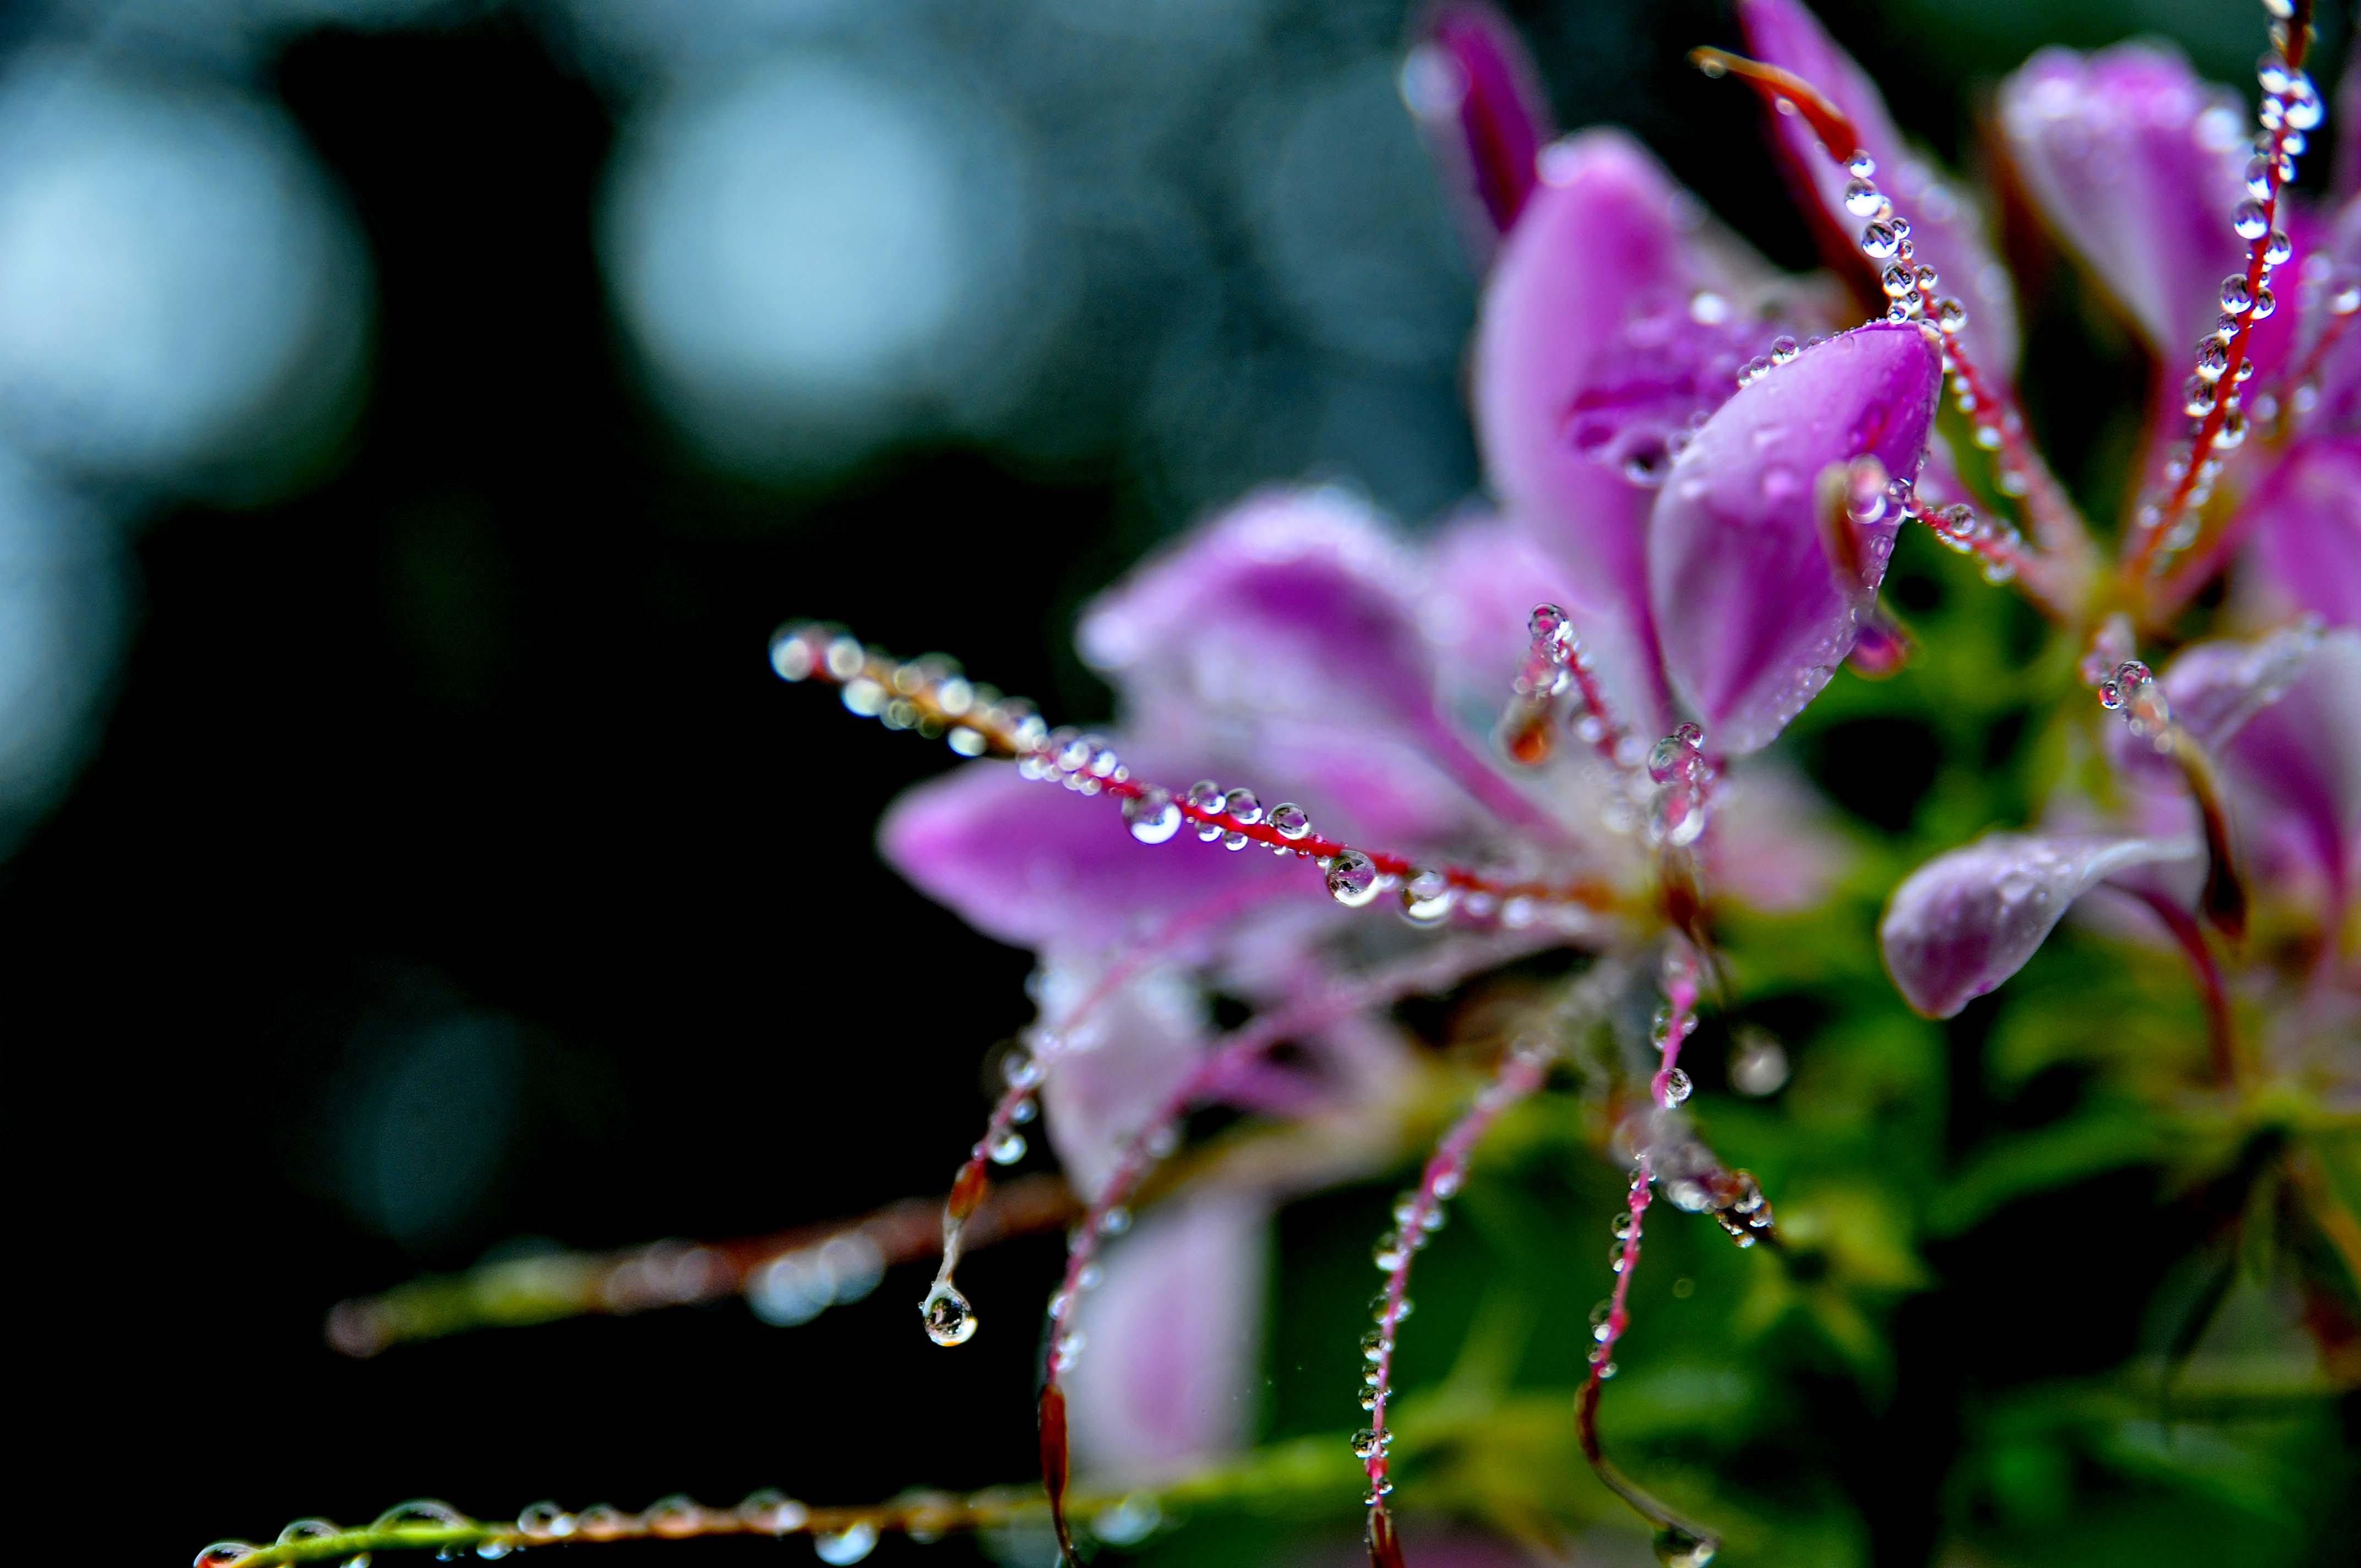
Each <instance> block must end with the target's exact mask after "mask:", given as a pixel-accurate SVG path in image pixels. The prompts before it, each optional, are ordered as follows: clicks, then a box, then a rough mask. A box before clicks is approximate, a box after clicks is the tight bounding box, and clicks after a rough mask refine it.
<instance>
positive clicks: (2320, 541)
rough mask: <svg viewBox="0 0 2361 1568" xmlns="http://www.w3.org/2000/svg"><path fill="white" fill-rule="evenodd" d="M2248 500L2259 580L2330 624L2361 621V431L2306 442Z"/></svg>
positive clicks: (2252, 558) (2252, 565)
mask: <svg viewBox="0 0 2361 1568" xmlns="http://www.w3.org/2000/svg"><path fill="white" fill-rule="evenodd" d="M2356 335H2361V334H2356ZM2246 505H2247V511H2248V515H2247V517H2246V520H2245V521H2246V529H2247V545H2246V558H2247V564H2248V567H2249V570H2250V573H2251V575H2252V576H2253V577H2254V578H2255V579H2256V581H2257V586H2258V587H2263V588H2264V589H2266V590H2267V591H2268V593H2269V595H2270V597H2271V598H2274V599H2277V600H2279V602H2281V603H2283V604H2285V605H2286V606H2288V607H2289V608H2290V609H2294V610H2297V611H2300V612H2309V613H2311V614H2313V615H2317V616H2319V617H2320V618H2321V619H2322V620H2325V621H2327V622H2328V623H2329V624H2330V625H2332V626H2361V435H2343V436H2321V437H2318V438H2315V439H2313V440H2310V441H2303V442H2300V443H2299V444H2297V445H2296V446H2295V448H2294V449H2293V450H2291V451H2290V452H2289V454H2288V455H2287V456H2286V458H2285V459H2283V460H2282V461H2281V462H2280V464H2279V467H2278V469H2277V470H2276V471H2274V472H2273V473H2272V474H2271V476H2270V477H2269V478H2268V479H2267V480H2266V481H2264V483H2263V486H2262V488H2260V489H2258V490H2257V492H2256V493H2255V496H2254V498H2253V499H2251V500H2249V501H2248V502H2247V503H2246Z"/></svg>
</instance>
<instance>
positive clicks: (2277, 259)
mask: <svg viewBox="0 0 2361 1568" xmlns="http://www.w3.org/2000/svg"><path fill="white" fill-rule="evenodd" d="M2294 254H2295V241H2293V240H2291V239H2290V238H2288V236H2287V231H2286V230H2285V229H2274V230H2272V231H2271V237H2270V241H2269V243H2268V244H2266V245H2265V246H2264V247H2263V260H2264V262H2265V264H2267V265H2268V266H2272V267H2285V266H2286V265H2287V264H2288V258H2290V257H2291V256H2293V255H2294Z"/></svg>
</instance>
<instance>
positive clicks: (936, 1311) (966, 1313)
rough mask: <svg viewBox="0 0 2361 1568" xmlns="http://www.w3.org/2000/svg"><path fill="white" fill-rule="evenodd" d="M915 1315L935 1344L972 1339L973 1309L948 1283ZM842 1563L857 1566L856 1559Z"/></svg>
mask: <svg viewBox="0 0 2361 1568" xmlns="http://www.w3.org/2000/svg"><path fill="white" fill-rule="evenodd" d="M918 1315H919V1316H920V1317H921V1318H923V1319H925V1320H926V1324H927V1337H928V1339H930V1340H932V1341H934V1342H935V1343H937V1344H941V1345H952V1344H965V1343H967V1342H968V1341H970V1340H972V1339H973V1338H974V1337H975V1329H976V1315H975V1309H974V1308H973V1307H971V1306H969V1305H968V1299H967V1298H966V1297H964V1296H962V1295H961V1294H960V1293H959V1291H958V1290H956V1289H954V1288H952V1287H951V1286H950V1284H948V1283H939V1284H937V1285H936V1287H935V1288H933V1289H932V1290H929V1291H928V1292H927V1299H925V1300H923V1301H921V1302H919V1303H918ZM866 1555H868V1554H867V1552H863V1553H862V1556H866ZM844 1561H846V1562H847V1563H857V1562H859V1561H860V1558H858V1557H848V1558H846V1559H844Z"/></svg>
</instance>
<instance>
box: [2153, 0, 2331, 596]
mask: <svg viewBox="0 0 2361 1568" xmlns="http://www.w3.org/2000/svg"><path fill="white" fill-rule="evenodd" d="M2292 11H2293V16H2292V18H2291V19H2290V21H2288V22H2287V23H2285V24H2275V25H2274V28H2273V31H2274V34H2275V36H2276V37H2278V38H2281V39H2283V40H2284V41H2283V44H2282V53H2283V57H2284V61H2285V69H2286V73H2287V75H2288V77H2289V78H2290V82H2291V83H2295V82H2301V83H2303V84H2304V86H2305V89H2306V91H2307V92H2309V91H2310V84H2309V82H2308V79H2307V78H2305V76H2304V74H2303V62H2304V57H2305V56H2306V55H2307V54H2308V53H2309V52H2310V50H2311V48H2312V0H2294V5H2293V7H2292ZM2289 102H2290V100H2289V96H2288V94H2286V93H2266V95H2265V97H2264V99H2263V105H2264V115H2265V122H2266V129H2265V133H2264V144H2263V151H2262V153H2261V155H2260V156H2259V157H2258V158H2257V160H2256V161H2257V162H2259V163H2260V164H2262V166H2263V170H2262V181H2263V189H2262V190H2261V191H2260V192H2257V194H2256V201H2257V203H2258V204H2259V206H2260V208H2261V211H2262V232H2261V233H2259V234H2257V236H2255V237H2254V238H2253V239H2251V240H2249V241H2248V242H2247V246H2246V274H2245V298H2246V308H2245V309H2243V310H2236V311H2228V310H2227V307H2228V304H2229V302H2228V301H2227V300H2226V299H2225V300H2224V308H2225V312H2226V313H2227V314H2228V315H2229V317H2230V320H2231V325H2230V327H2229V328H2228V334H2227V335H2226V336H2225V337H2223V338H2222V340H2221V341H2222V346H2223V349H2224V362H2223V365H2222V369H2221V374H2220V375H2219V376H2218V377H2215V378H2213V388H2214V396H2213V406H2212V407H2210V408H2209V409H2207V410H2206V411H2205V412H2204V414H2203V415H2202V416H2200V417H2199V419H2198V424H2197V432H2196V434H2195V435H2194V436H2193V437H2191V441H2190V444H2189V452H2188V454H2187V455H2186V457H2185V458H2183V457H2176V458H2175V459H2174V462H2175V466H2177V467H2179V469H2180V474H2179V477H2177V478H2176V479H2174V481H2173V484H2172V488H2171V489H2170V490H2169V491H2168V492H2167V493H2166V495H2165V497H2164V499H2163V500H2162V501H2160V502H2153V503H2149V504H2147V505H2143V506H2142V507H2141V508H2140V509H2139V513H2138V515H2137V516H2136V518H2135V519H2134V522H2133V532H2132V539H2131V541H2130V543H2131V546H2132V548H2131V552H2130V554H2128V555H2127V556H2125V561H2124V574H2125V577H2126V578H2127V579H2129V581H2130V582H2131V583H2132V584H2133V585H2139V584H2141V583H2142V581H2143V580H2144V579H2145V578H2147V577H2148V576H2160V575H2161V574H2162V573H2163V572H2164V570H2165V568H2166V567H2167V565H2169V563H2170V561H2171V558H2172V556H2173V555H2174V554H2175V553H2177V552H2178V551H2180V550H2181V549H2183V548H2185V547H2186V546H2187V545H2188V544H2190V543H2192V542H2193V541H2192V539H2191V538H2190V537H2187V536H2185V532H2186V531H2184V530H2183V529H2182V527H2181V522H2182V519H2183V518H2184V517H2185V516H2186V514H2187V513H2188V511H2189V510H2190V508H2191V506H2193V505H2196V504H2198V501H2199V500H2200V499H2202V494H2203V493H2204V492H2205V491H2208V490H2210V488H2211V486H2212V482H2213V475H2214V472H2215V469H2216V465H2215V461H2214V454H2215V450H2216V448H2217V447H2219V446H2220V444H2221V442H2222V434H2223V432H2224V430H2225V429H2226V428H2228V427H2229V424H2230V422H2231V420H2232V419H2234V418H2235V419H2236V420H2237V421H2238V422H2239V428H2240V430H2241V431H2242V432H2243V429H2244V425H2245V417H2246V416H2245V415H2243V414H2241V413H2239V411H2238V377H2239V374H2240V372H2241V370H2242V369H2243V368H2244V367H2245V366H2246V356H2247V350H2248V348H2249V346H2250V345H2251V343H2252V340H2253V337H2254V329H2255V323H2256V322H2257V321H2258V320H2260V319H2262V316H2263V314H2264V313H2263V312H2262V311H2260V310H2259V309H2257V302H2258V301H2259V300H2261V299H2262V297H2263V292H2264V289H2265V285H2266V284H2267V283H2268V281H2269V279H2270V275H2271V262H2270V258H2269V251H2270V247H2271V242H2272V237H2273V236H2275V235H2277V234H2278V233H2279V197H2280V195H2281V194H2282V193H2283V192H2285V190H2286V188H2287V171H2288V170H2289V169H2290V166H2291V165H2292V164H2293V162H2294V157H2293V155H2292V154H2291V153H2290V152H2289V151H2288V149H2287V140H2288V137H2289V135H2290V133H2291V132H2294V131H2295V130H2296V128H2297V127H2295V126H2292V125H2290V123H2289V120H2288V107H2289ZM2274 110H2276V112H2275V113H2274ZM2273 118H2276V120H2277V122H2278V123H2277V124H2270V123H2269V122H2270V121H2271V120H2272V119H2273Z"/></svg>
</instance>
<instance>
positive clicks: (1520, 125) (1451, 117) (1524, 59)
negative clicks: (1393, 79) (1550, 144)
mask: <svg viewBox="0 0 2361 1568" xmlns="http://www.w3.org/2000/svg"><path fill="white" fill-rule="evenodd" d="M1424 31H1425V38H1424V40H1423V41H1422V42H1421V43H1420V44H1419V46H1418V47H1417V48H1416V49H1413V50H1412V51H1411V58H1410V60H1409V61H1408V63H1407V64H1405V65H1404V66H1403V68H1402V87H1403V96H1404V97H1405V98H1407V99H1408V100H1409V103H1410V106H1411V113H1412V114H1414V115H1417V116H1418V120H1419V123H1420V125H1422V126H1424V127H1425V129H1426V132H1427V135H1428V137H1429V138H1430V139H1431V140H1432V141H1433V145H1434V148H1435V152H1436V154H1437V156H1438V157H1439V158H1440V159H1441V160H1442V161H1443V162H1444V166H1445V167H1446V168H1447V169H1448V170H1450V171H1451V173H1452V175H1453V176H1454V177H1455V181H1456V183H1458V184H1459V185H1460V187H1461V188H1462V189H1463V191H1464V192H1465V194H1466V205H1467V206H1468V208H1469V209H1470V210H1471V211H1472V212H1475V213H1480V214H1482V219H1481V222H1482V224H1483V225H1484V226H1485V229H1486V231H1487V234H1488V238H1489V240H1491V241H1497V239H1498V238H1499V236H1501V235H1504V234H1506V233H1508V232H1509V229H1510V225H1513V224H1514V223H1515V222H1516V221H1517V214H1519V213H1521V211H1523V210H1524V205H1525V199H1526V198H1527V197H1528V196H1530V195H1531V194H1532V189H1533V185H1534V182H1535V181H1537V180H1538V179H1539V178H1540V176H1539V174H1538V173H1537V172H1536V170H1535V168H1534V165H1535V161H1536V160H1537V159H1538V158H1539V157H1540V155H1541V149H1542V147H1543V143H1545V142H1547V141H1548V140H1549V139H1550V138H1551V137H1553V136H1554V135H1555V134H1556V132H1555V131H1554V129H1553V128H1552V126H1551V123H1550V112H1549V102H1548V100H1547V99H1546V98H1545V97H1544V96H1543V93H1542V84H1541V76H1540V73H1539V72H1537V71H1534V69H1533V62H1532V57H1531V56H1529V55H1528V54H1527V53H1526V52H1525V46H1524V40H1523V39H1522V38H1519V37H1518V36H1517V30H1516V28H1515V27H1512V26H1510V23H1509V21H1508V19H1507V18H1506V17H1504V16H1501V15H1500V14H1499V12H1498V11H1496V10H1494V9H1493V8H1492V7H1491V6H1489V5H1477V4H1472V3H1469V0H1453V3H1451V4H1446V5H1438V6H1436V7H1435V8H1434V10H1433V12H1432V13H1430V15H1429V16H1428V18H1427V22H1426V27H1425V29H1424ZM1490 248H1491V247H1490V244H1489V243H1487V244H1486V245H1485V247H1484V250H1485V252H1486V253H1487V254H1488V253H1489V251H1490Z"/></svg>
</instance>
